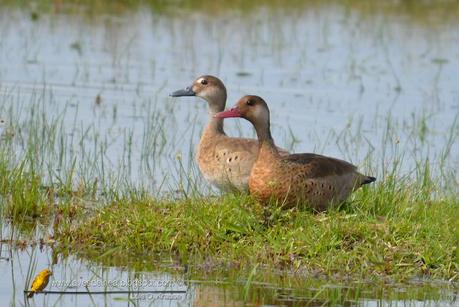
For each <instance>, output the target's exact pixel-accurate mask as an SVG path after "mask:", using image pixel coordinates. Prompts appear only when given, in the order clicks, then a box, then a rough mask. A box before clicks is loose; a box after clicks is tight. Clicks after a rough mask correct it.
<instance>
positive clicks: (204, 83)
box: [170, 75, 226, 114]
mask: <svg viewBox="0 0 459 307" xmlns="http://www.w3.org/2000/svg"><path fill="white" fill-rule="evenodd" d="M170 96H172V97H182V96H197V97H201V98H203V99H204V100H206V101H207V103H208V104H209V109H210V111H211V112H212V114H215V113H217V112H220V111H223V110H224V109H225V103H226V88H225V85H224V84H223V82H222V81H221V80H220V79H218V78H217V77H214V76H210V75H204V76H200V77H198V78H197V79H196V80H194V82H193V84H192V85H190V86H188V87H186V88H185V89H182V90H177V91H175V92H172V93H171V94H170Z"/></svg>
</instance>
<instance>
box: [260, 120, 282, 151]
mask: <svg viewBox="0 0 459 307" xmlns="http://www.w3.org/2000/svg"><path fill="white" fill-rule="evenodd" d="M255 130H256V132H257V137H258V143H259V144H258V146H259V153H258V158H259V159H260V157H263V159H265V158H266V157H267V156H270V157H277V156H279V152H278V151H277V147H276V145H275V144H274V140H273V138H272V136H271V131H270V129H269V122H268V123H267V124H266V125H256V126H255Z"/></svg>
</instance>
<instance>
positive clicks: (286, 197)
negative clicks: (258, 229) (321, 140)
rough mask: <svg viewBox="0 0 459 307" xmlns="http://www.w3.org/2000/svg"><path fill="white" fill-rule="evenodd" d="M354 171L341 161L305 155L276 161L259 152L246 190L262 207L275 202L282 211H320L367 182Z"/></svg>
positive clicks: (272, 155) (339, 201)
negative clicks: (302, 207) (309, 209)
mask: <svg viewBox="0 0 459 307" xmlns="http://www.w3.org/2000/svg"><path fill="white" fill-rule="evenodd" d="M366 177H367V176H364V175H362V174H360V173H358V172H357V168H356V167H355V166H354V165H352V164H350V163H348V162H346V161H343V160H338V159H334V158H330V157H326V156H322V155H318V154H313V153H304V154H292V155H288V156H284V157H277V155H276V154H274V153H272V152H270V149H269V148H267V149H265V148H263V147H262V148H261V149H260V158H259V159H257V161H256V162H255V164H254V166H253V168H252V172H251V174H250V179H249V189H250V191H251V194H252V195H253V196H254V198H255V199H256V200H257V201H259V202H262V203H267V202H269V201H270V200H275V201H278V202H279V203H281V204H282V205H283V206H284V207H286V208H289V207H294V206H302V205H307V206H309V207H311V208H312V209H314V210H316V211H323V210H325V209H327V207H329V206H330V205H332V204H334V203H341V202H343V201H344V200H345V199H346V198H347V197H348V196H349V194H350V193H351V192H352V191H353V190H354V189H355V188H358V187H360V186H361V185H362V184H363V182H364V181H366V180H368V179H367V178H366Z"/></svg>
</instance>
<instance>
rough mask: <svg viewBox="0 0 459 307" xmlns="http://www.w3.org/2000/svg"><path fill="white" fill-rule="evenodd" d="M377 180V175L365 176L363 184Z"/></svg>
mask: <svg viewBox="0 0 459 307" xmlns="http://www.w3.org/2000/svg"><path fill="white" fill-rule="evenodd" d="M375 181H376V178H375V177H371V176H364V177H363V179H362V185H364V184H369V183H372V182H375Z"/></svg>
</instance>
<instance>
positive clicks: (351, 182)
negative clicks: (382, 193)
mask: <svg viewBox="0 0 459 307" xmlns="http://www.w3.org/2000/svg"><path fill="white" fill-rule="evenodd" d="M215 117H217V118H228V117H242V118H245V119H247V120H248V121H250V122H251V123H252V124H253V126H254V127H255V130H256V132H257V136H258V141H259V153H258V158H257V161H256V162H255V164H254V166H253V168H252V171H251V173H250V178H249V190H250V193H251V194H252V195H253V196H254V198H255V199H256V200H258V201H260V202H262V203H266V202H268V201H269V200H274V201H278V202H280V203H281V204H282V206H285V207H293V206H296V205H301V204H308V205H309V206H310V207H311V208H313V209H314V210H318V211H322V210H325V209H326V208H327V207H328V206H329V205H330V204H333V203H339V202H342V201H344V200H345V199H346V198H347V197H348V196H349V194H350V193H351V192H352V191H353V190H355V189H357V188H359V187H361V186H362V185H364V184H368V183H371V182H373V181H375V180H376V178H374V177H370V176H365V175H362V174H360V173H359V172H357V168H356V167H355V166H354V165H352V164H350V163H348V162H346V161H342V160H338V159H335V158H330V157H326V156H322V155H317V154H313V153H303V154H290V155H284V156H281V155H280V154H279V151H278V149H277V148H276V146H275V145H274V141H273V139H272V137H271V132H270V119H269V109H268V106H267V104H266V102H265V101H264V100H263V99H262V98H261V97H258V96H244V97H242V98H241V99H240V100H239V101H238V103H237V104H236V106H235V107H234V108H232V109H230V110H228V111H224V112H220V113H217V114H215Z"/></svg>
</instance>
